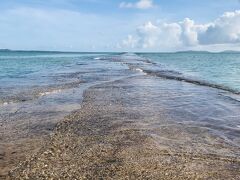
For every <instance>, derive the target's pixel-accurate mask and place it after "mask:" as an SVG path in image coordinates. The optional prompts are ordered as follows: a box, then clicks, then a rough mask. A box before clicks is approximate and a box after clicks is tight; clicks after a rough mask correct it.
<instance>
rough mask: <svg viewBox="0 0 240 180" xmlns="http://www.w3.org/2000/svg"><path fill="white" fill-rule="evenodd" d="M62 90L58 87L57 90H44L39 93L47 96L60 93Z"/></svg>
mask: <svg viewBox="0 0 240 180" xmlns="http://www.w3.org/2000/svg"><path fill="white" fill-rule="evenodd" d="M61 91H62V90H61V89H57V90H53V91H48V92H42V93H39V95H40V96H46V95H50V94H56V93H60V92H61Z"/></svg>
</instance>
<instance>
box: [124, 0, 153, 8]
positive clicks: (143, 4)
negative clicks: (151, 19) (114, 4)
mask: <svg viewBox="0 0 240 180" xmlns="http://www.w3.org/2000/svg"><path fill="white" fill-rule="evenodd" d="M153 7H154V4H153V0H139V1H137V2H135V3H131V2H121V3H120V8H137V9H150V8H153Z"/></svg>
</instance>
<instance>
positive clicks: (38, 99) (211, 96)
mask: <svg viewBox="0 0 240 180" xmlns="http://www.w3.org/2000/svg"><path fill="white" fill-rule="evenodd" d="M133 76H151V77H154V78H159V83H158V84H147V85H146V86H154V85H155V86H156V87H158V88H156V91H158V93H160V94H162V95H161V99H156V100H155V101H158V102H161V103H159V106H160V105H161V106H162V108H163V109H165V110H166V111H169V114H171V118H172V119H173V120H175V121H178V122H181V123H183V122H186V121H187V122H195V125H196V126H204V127H205V128H208V129H211V130H212V132H214V133H216V134H219V136H220V137H221V138H223V140H224V141H227V142H229V143H230V144H232V145H233V146H236V147H237V148H239V147H240V136H239V135H240V53H237V52H221V53H210V52H176V53H69V52H68V53H66V52H39V51H0V128H2V130H1V135H2V137H3V138H2V140H3V141H10V140H11V141H12V140H14V139H18V138H24V137H29V136H36V135H40V136H41V135H47V134H49V133H50V132H52V130H53V129H54V127H55V126H56V124H57V123H58V122H59V121H61V120H62V119H63V118H64V117H65V116H66V115H68V114H70V113H71V112H73V111H76V110H79V109H80V108H81V102H82V101H83V98H82V97H83V94H84V90H86V89H87V88H89V87H91V86H94V85H97V84H102V83H105V82H110V81H116V80H119V79H123V78H129V77H133ZM138 83H143V84H144V81H142V82H138ZM238 155H239V154H238Z"/></svg>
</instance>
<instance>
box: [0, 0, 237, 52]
mask: <svg viewBox="0 0 240 180" xmlns="http://www.w3.org/2000/svg"><path fill="white" fill-rule="evenodd" d="M238 10H240V2H239V0H201V1H197V0H195V1H193V0H172V1H169V0H46V1H45V0H1V1H0V48H9V49H24V50H30V49H31V50H32V49H36V50H64V51H178V50H190V49H193V50H210V51H221V50H229V49H232V50H240V45H239V44H240V11H238Z"/></svg>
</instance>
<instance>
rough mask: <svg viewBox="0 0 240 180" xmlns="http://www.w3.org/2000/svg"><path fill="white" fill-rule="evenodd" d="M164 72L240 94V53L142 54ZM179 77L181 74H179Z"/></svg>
mask: <svg viewBox="0 0 240 180" xmlns="http://www.w3.org/2000/svg"><path fill="white" fill-rule="evenodd" d="M140 55H141V56H142V57H145V58H148V59H150V60H152V61H154V62H155V63H157V64H158V65H159V66H161V69H162V70H166V71H171V70H172V71H174V72H176V73H180V74H181V76H184V77H185V78H191V79H192V80H195V81H205V82H208V83H209V84H214V85H216V84H217V85H220V86H224V87H226V88H228V89H231V90H236V91H238V92H240V53H231V52H229V53H208V52H179V53H154V54H150V53H149V54H140ZM178 75H179V74H178Z"/></svg>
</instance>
